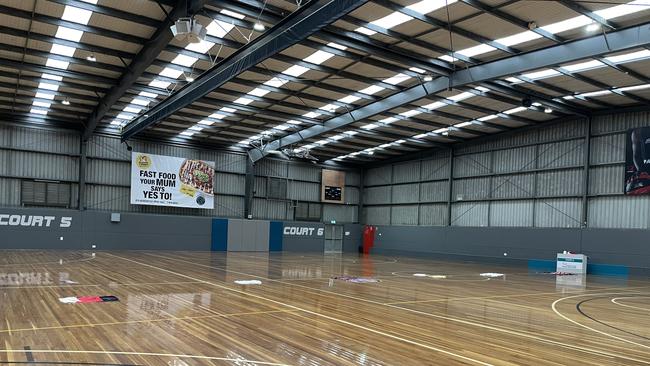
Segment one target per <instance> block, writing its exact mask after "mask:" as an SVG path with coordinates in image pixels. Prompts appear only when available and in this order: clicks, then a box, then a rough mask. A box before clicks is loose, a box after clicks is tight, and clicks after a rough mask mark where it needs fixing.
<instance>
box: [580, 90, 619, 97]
mask: <svg viewBox="0 0 650 366" xmlns="http://www.w3.org/2000/svg"><path fill="white" fill-rule="evenodd" d="M611 93H612V92H611V91H609V90H598V91H594V92H589V93H583V94H580V96H582V97H599V96H602V95H607V94H611Z"/></svg>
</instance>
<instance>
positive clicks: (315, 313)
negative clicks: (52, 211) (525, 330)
mask: <svg viewBox="0 0 650 366" xmlns="http://www.w3.org/2000/svg"><path fill="white" fill-rule="evenodd" d="M107 254H108V255H111V256H114V257H116V258H120V259H122V260H126V261H129V262H133V263H137V264H139V265H141V266H145V267H150V268H154V269H157V270H160V271H163V272H168V273H171V274H174V275H177V276H181V277H185V278H188V279H191V280H194V281H200V282H203V283H205V284H208V285H211V286H214V287H218V288H222V289H224V290H228V291H232V292H235V293H238V294H241V295H244V296H245V297H246V296H249V297H254V298H257V299H260V300H264V301H268V302H271V303H274V304H278V305H281V306H284V307H288V308H291V309H295V310H299V311H302V312H305V313H307V314H311V315H314V316H317V317H321V318H325V319H328V320H332V321H335V322H338V323H341V324H344V325H348V326H351V327H355V328H359V329H363V330H365V331H368V332H371V333H375V334H379V335H382V336H384V337H388V338H392V339H394V340H397V341H401V342H404V343H409V344H412V345H415V346H419V347H422V348H426V349H429V350H432V351H436V352H440V353H443V354H446V355H448V356H453V357H456V358H460V359H462V360H465V361H469V362H473V363H476V364H479V365H484V366H493V365H491V364H489V363H487V362H483V361H479V360H476V359H473V358H470V357H467V356H463V355H460V354H457V353H454V352H451V351H447V350H444V349H442V348H438V347H434V346H431V345H428V344H424V343H420V342H416V341H413V340H411V339H407V338H402V337H399V336H396V335H394V334H390V333H386V332H382V331H380V330H377V329H373V328H369V327H365V326H363V325H359V324H355V323H352V322H349V321H346V320H343V319H338V318H335V317H332V316H329V315H325V314H322V313H318V312H315V311H311V310H307V309H303V308H300V307H298V306H295V305H291V304H287V303H284V302H281V301H277V300H273V299H269V298H266V297H264V296H260V295H256V294H253V293H250V292H245V291H241V290H237V289H233V288H230V287H227V286H222V285H219V284H216V283H213V282H209V281H204V280H201V279H198V278H194V277H191V276H188V275H184V274H182V273H179V272H175V271H171V270H168V269H165V268H161V267H157V266H154V265H150V264H147V263H142V262H138V261H135V260H132V259H128V258H124V257H120V256H118V255H115V254H110V253H107Z"/></svg>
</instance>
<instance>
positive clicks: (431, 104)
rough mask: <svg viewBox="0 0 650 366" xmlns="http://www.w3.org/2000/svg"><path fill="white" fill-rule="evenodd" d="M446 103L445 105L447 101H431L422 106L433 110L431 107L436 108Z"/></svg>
mask: <svg viewBox="0 0 650 366" xmlns="http://www.w3.org/2000/svg"><path fill="white" fill-rule="evenodd" d="M446 105H447V103H443V102H433V103H430V104H427V105H423V106H422V108H426V109H428V110H433V109H438V108H441V107H444V106H446Z"/></svg>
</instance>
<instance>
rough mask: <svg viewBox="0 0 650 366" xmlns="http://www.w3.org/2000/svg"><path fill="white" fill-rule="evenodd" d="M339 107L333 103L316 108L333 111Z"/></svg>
mask: <svg viewBox="0 0 650 366" xmlns="http://www.w3.org/2000/svg"><path fill="white" fill-rule="evenodd" d="M339 108H340V107H339V106H337V105H335V104H326V105H324V106H322V107H320V108H318V109H320V110H323V111H328V112H335V111H336V110H337V109H339Z"/></svg>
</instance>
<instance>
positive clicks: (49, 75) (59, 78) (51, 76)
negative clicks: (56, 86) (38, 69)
mask: <svg viewBox="0 0 650 366" xmlns="http://www.w3.org/2000/svg"><path fill="white" fill-rule="evenodd" d="M41 77H42V78H43V79H50V80H56V81H62V80H63V76H58V75H52V74H43V75H41Z"/></svg>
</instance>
